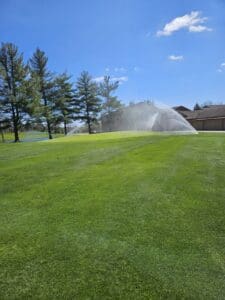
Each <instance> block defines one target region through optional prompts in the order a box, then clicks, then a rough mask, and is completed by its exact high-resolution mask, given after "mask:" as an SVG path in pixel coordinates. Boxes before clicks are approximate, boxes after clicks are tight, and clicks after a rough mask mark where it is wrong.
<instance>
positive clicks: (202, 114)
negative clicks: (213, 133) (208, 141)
mask: <svg viewBox="0 0 225 300" xmlns="http://www.w3.org/2000/svg"><path fill="white" fill-rule="evenodd" d="M174 109H175V110H176V111H178V112H179V113H180V114H181V115H182V116H183V117H185V119H186V120H187V121H188V122H189V123H190V124H191V125H192V126H193V127H194V128H195V129H197V130H225V105H209V106H207V107H205V108H202V109H199V110H194V111H191V110H189V109H188V108H186V107H184V106H176V107H174Z"/></svg>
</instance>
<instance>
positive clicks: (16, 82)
mask: <svg viewBox="0 0 225 300" xmlns="http://www.w3.org/2000/svg"><path fill="white" fill-rule="evenodd" d="M118 87H119V82H118V81H113V80H111V78H110V76H105V77H104V80H103V81H102V82H100V83H99V84H97V83H96V82H95V81H94V79H93V78H92V76H91V75H90V74H89V73H88V72H87V71H83V72H82V73H81V74H80V76H79V77H78V79H77V81H76V82H75V83H72V82H71V75H69V74H67V73H66V72H64V73H62V74H55V73H53V72H52V71H50V70H49V68H48V57H47V56H46V54H45V52H44V51H42V50H41V49H39V48H37V49H36V50H35V52H34V53H33V55H32V57H31V58H30V59H29V60H28V61H27V62H25V61H24V58H23V54H22V53H21V52H19V49H18V47H17V46H16V45H14V44H12V43H2V44H1V47H0V132H1V135H2V140H4V135H3V131H4V130H6V129H10V128H11V129H12V131H13V133H14V141H15V142H19V141H20V138H19V132H20V130H21V128H24V127H26V126H28V125H29V124H37V125H39V126H40V127H44V128H46V130H47V132H48V137H49V139H52V132H53V131H54V129H55V128H57V126H58V127H59V126H63V130H64V134H65V135H66V134H67V132H68V125H69V124H71V123H72V122H73V121H77V120H78V121H82V122H84V124H86V126H87V128H88V132H89V134H90V133H92V132H93V127H94V125H95V124H96V123H98V120H99V117H100V115H101V114H105V113H110V112H112V111H115V110H117V109H118V108H120V107H122V103H121V102H120V101H119V100H118V98H117V97H116V96H114V93H115V91H116V90H117V88H118Z"/></svg>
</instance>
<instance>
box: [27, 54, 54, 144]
mask: <svg viewBox="0 0 225 300" xmlns="http://www.w3.org/2000/svg"><path fill="white" fill-rule="evenodd" d="M47 62H48V58H47V56H46V55H45V52H44V51H41V50H40V49H39V48H37V49H36V51H35V53H34V54H33V57H32V58H31V59H30V69H31V74H32V77H33V79H34V80H36V81H37V82H38V90H39V93H40V95H41V101H40V103H39V112H40V115H41V117H42V118H44V119H45V121H46V124H47V129H48V135H49V139H52V128H51V123H52V121H53V107H54V86H55V81H54V77H53V74H52V73H51V72H50V71H49V70H48V68H47Z"/></svg>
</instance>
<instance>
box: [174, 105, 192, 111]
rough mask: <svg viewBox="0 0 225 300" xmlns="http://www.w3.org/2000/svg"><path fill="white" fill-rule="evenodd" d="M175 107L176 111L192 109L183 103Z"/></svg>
mask: <svg viewBox="0 0 225 300" xmlns="http://www.w3.org/2000/svg"><path fill="white" fill-rule="evenodd" d="M173 109H174V110H176V111H179V112H180V111H191V110H190V109H189V108H187V107H185V106H183V105H179V106H174V107H173Z"/></svg>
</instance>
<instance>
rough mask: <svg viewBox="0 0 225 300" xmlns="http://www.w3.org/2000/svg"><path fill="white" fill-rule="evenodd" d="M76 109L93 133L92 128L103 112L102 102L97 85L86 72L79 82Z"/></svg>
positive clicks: (89, 130)
mask: <svg viewBox="0 0 225 300" xmlns="http://www.w3.org/2000/svg"><path fill="white" fill-rule="evenodd" d="M76 107H77V111H78V112H79V116H78V118H79V119H80V120H83V121H85V123H86V124H87V126H88V132H89V133H92V127H93V125H94V123H95V122H96V121H97V117H98V114H99V112H100V111H101V100H100V98H99V97H98V86H97V84H96V83H95V82H94V81H93V80H92V77H91V76H90V75H89V73H88V72H86V71H84V72H82V73H81V75H80V77H79V78H78V80H77V84H76Z"/></svg>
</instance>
